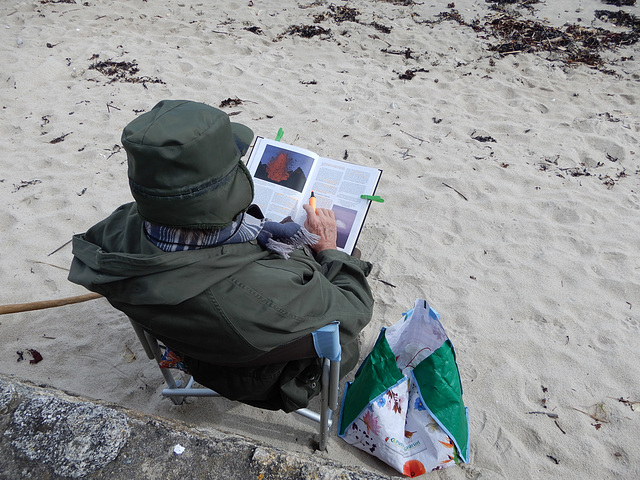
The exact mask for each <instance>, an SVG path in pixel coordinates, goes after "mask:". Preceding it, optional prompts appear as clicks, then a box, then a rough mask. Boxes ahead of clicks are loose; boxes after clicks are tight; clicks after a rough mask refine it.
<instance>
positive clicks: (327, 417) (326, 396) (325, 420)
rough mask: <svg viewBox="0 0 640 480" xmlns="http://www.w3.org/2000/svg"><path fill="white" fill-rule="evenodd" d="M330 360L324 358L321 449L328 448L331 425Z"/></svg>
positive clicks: (321, 394)
mask: <svg viewBox="0 0 640 480" xmlns="http://www.w3.org/2000/svg"><path fill="white" fill-rule="evenodd" d="M329 365H330V360H329V359H326V358H325V359H324V363H323V365H322V391H321V393H320V442H319V443H320V444H319V449H320V450H326V449H327V440H328V438H329V427H330V426H331V416H332V414H333V411H332V409H331V402H330V401H331V398H330V397H331V385H330V380H329V379H330V366H329Z"/></svg>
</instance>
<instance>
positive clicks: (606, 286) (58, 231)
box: [0, 0, 640, 479]
mask: <svg viewBox="0 0 640 480" xmlns="http://www.w3.org/2000/svg"><path fill="white" fill-rule="evenodd" d="M521 3H522V2H521ZM407 4H409V5H407ZM337 6H347V7H349V8H354V9H357V10H358V11H359V14H358V15H357V17H356V19H357V20H358V22H354V21H343V22H341V23H339V22H338V20H340V18H337V17H335V16H333V17H332V14H334V15H335V13H336V12H338V13H339V10H338V9H337V8H336V7H337ZM491 6H492V4H489V3H486V2H484V1H480V0H477V1H473V0H457V1H456V2H455V11H456V12H457V13H458V15H459V16H458V17H455V18H458V19H459V20H461V21H456V20H455V18H453V19H442V17H438V14H440V13H441V12H449V14H451V13H452V12H453V10H452V8H447V5H446V2H424V3H423V2H416V3H412V2H397V4H394V3H392V2H383V1H365V0H357V1H350V2H343V1H339V2H336V5H335V6H334V7H333V11H332V10H331V8H332V7H331V5H330V4H329V3H328V2H313V3H312V2H311V1H306V2H294V1H289V0H283V1H278V2H270V1H260V0H253V1H250V0H230V1H227V2H203V1H191V0H182V1H181V2H170V1H165V0H162V1H155V0H154V1H143V0H136V1H124V0H120V1H101V2H96V1H92V0H89V1H88V2H81V1H80V0H77V1H76V2H75V3H74V2H73V1H70V2H51V1H49V2H46V1H43V2H36V1H27V2H3V3H2V5H1V6H0V42H1V44H2V48H1V50H0V65H1V67H0V69H1V71H2V75H1V78H0V80H1V82H0V152H2V153H1V154H0V165H1V170H0V198H1V199H2V203H3V204H4V205H5V207H4V208H3V209H2V211H1V212H0V232H2V233H1V239H2V242H1V250H0V255H1V257H2V261H1V262H0V274H1V275H2V280H3V281H2V283H3V286H2V294H1V301H0V303H2V304H14V303H23V302H32V301H37V300H50V299H56V298H63V297H68V296H74V295H81V294H84V293H86V291H85V290H83V289H82V288H81V287H79V286H77V285H74V284H71V283H69V282H68V281H67V280H66V276H67V271H66V270H65V269H66V268H68V266H69V264H70V261H71V258H72V256H71V247H70V245H68V244H67V242H68V241H69V240H70V238H71V236H72V235H73V234H76V233H80V232H83V231H85V230H86V229H87V228H89V227H90V226H91V225H93V224H94V223H96V222H97V221H99V220H101V219H102V218H104V217H105V216H107V215H108V214H109V213H111V211H112V210H114V209H115V208H116V207H117V206H119V205H120V204H123V203H126V202H129V201H131V200H132V198H131V195H130V193H129V190H128V184H127V176H126V156H125V153H124V150H122V148H121V145H120V134H121V131H122V128H123V127H124V126H125V125H126V124H127V123H128V122H129V121H131V120H132V119H133V118H135V116H136V115H138V114H139V113H140V112H143V111H148V110H149V109H151V108H152V107H153V105H155V104H156V103H157V102H158V101H160V100H162V99H190V100H196V101H202V102H205V103H209V104H211V105H213V106H218V105H219V104H220V103H221V102H223V101H224V100H227V99H236V98H237V99H239V100H241V103H239V104H237V105H232V106H230V107H226V108H225V111H227V112H228V113H229V114H230V115H232V116H233V117H232V118H233V120H234V121H237V122H242V123H245V124H247V125H249V126H250V127H251V128H252V129H253V130H254V131H255V132H256V133H257V134H258V135H262V136H266V137H271V138H273V137H275V135H276V133H277V131H278V129H279V128H280V127H282V128H283V129H284V132H285V135H284V137H283V141H285V142H287V143H292V144H296V145H299V146H301V147H303V148H308V149H311V150H314V151H316V152H318V153H321V154H322V155H324V156H328V157H334V158H343V157H344V156H346V155H348V160H350V161H353V162H355V163H361V164H365V165H371V166H375V167H379V168H382V169H383V170H384V174H383V177H382V181H381V183H380V186H379V189H378V194H380V195H381V196H382V197H384V198H385V199H386V202H385V203H384V204H376V205H373V207H372V208H371V212H370V214H369V217H368V219H367V222H366V224H365V227H364V230H363V232H362V236H361V238H360V241H359V243H358V246H359V248H360V249H361V250H362V254H363V257H364V258H367V259H369V260H371V261H372V262H373V263H374V265H375V266H374V269H373V272H372V274H371V276H370V283H371V287H372V290H373V293H374V298H375V301H376V306H375V312H374V316H373V320H372V322H371V324H370V325H369V326H368V327H367V328H366V329H365V330H364V331H363V333H362V337H361V339H362V350H363V355H364V354H366V352H367V351H368V350H369V349H370V348H371V346H372V344H373V342H374V340H375V338H376V337H377V335H378V332H379V329H380V328H381V327H382V326H385V325H391V324H393V323H395V322H396V321H397V320H399V318H400V315H401V312H403V311H404V310H406V309H407V308H410V307H411V306H412V305H413V302H414V300H415V299H416V298H424V299H426V300H428V301H429V302H430V304H431V305H432V306H433V307H434V308H435V309H436V310H437V311H438V312H439V313H440V314H441V316H442V321H443V325H444V327H445V329H446V330H447V332H448V334H449V336H450V337H451V339H452V341H453V344H454V346H455V348H456V353H457V359H458V364H459V367H460V372H461V376H462V382H463V386H464V399H465V403H466V405H467V406H468V408H469V413H470V423H471V462H470V464H468V465H464V466H461V467H454V468H450V469H447V470H445V471H442V472H437V473H433V474H430V475H431V477H432V478H451V479H462V478H491V479H494V478H506V479H514V478H534V479H537V478H540V479H542V478H551V477H554V478H563V479H584V478H599V479H604V478H637V477H638V476H639V475H640V460H639V459H638V458H637V455H638V447H637V446H638V444H640V412H639V411H638V405H639V404H638V403H637V402H638V401H640V367H639V366H638V354H637V350H638V345H639V343H638V342H639V336H640V315H639V314H638V312H639V311H640V222H639V220H638V219H639V214H640V196H639V190H640V144H639V141H638V138H640V123H639V120H638V113H640V108H639V105H640V89H639V88H640V83H639V81H640V76H639V75H638V72H639V71H640V68H639V60H640V52H639V50H638V48H639V47H638V45H637V44H635V45H631V46H628V47H624V48H619V49H617V50H614V51H612V50H602V51H599V54H600V55H601V56H602V58H603V59H604V63H603V65H602V66H601V67H600V68H592V67H591V66H589V65H586V64H584V63H582V64H581V63H578V64H568V63H567V62H566V61H565V60H564V59H563V57H562V52H561V51H560V52H559V53H549V52H539V53H518V54H507V55H500V54H499V53H497V52H495V51H490V50H489V45H490V44H496V43H498V42H497V40H496V39H495V38H494V37H492V36H491V34H490V33H488V32H487V31H476V30H474V29H473V28H472V27H471V26H469V25H470V24H471V23H472V22H473V21H474V20H476V21H477V23H476V24H477V25H480V26H483V25H485V23H486V22H487V21H488V20H489V17H488V16H489V15H496V14H497V12H496V11H495V10H491ZM507 9H508V12H511V14H512V15H522V17H521V18H522V19H530V20H536V21H544V22H547V23H548V25H550V26H553V27H557V28H562V26H563V25H564V24H565V23H566V22H569V23H572V24H578V25H582V26H583V27H599V28H607V29H609V30H611V31H615V32H620V31H629V29H628V28H622V27H616V26H614V25H613V24H612V23H610V22H604V21H602V20H599V19H597V18H596V17H595V14H596V10H602V9H605V10H611V11H618V10H619V8H618V7H614V6H609V5H605V4H603V3H601V2H600V1H598V0H581V1H578V2H574V1H559V0H556V1H553V2H551V1H548V2H546V3H540V4H532V5H531V6H530V8H525V7H524V6H518V5H515V6H511V7H508V8H507ZM622 10H624V11H625V12H628V13H632V14H635V15H636V16H638V15H640V10H639V8H638V6H629V7H623V8H622ZM319 15H324V17H322V18H321V17H319ZM314 17H315V18H316V19H318V20H320V21H319V23H314ZM438 18H441V20H442V21H439V22H436V20H437V19H438ZM494 18H495V17H494ZM463 23H466V25H465V24H463ZM296 25H297V26H304V25H306V26H311V27H321V28H324V29H327V30H330V33H325V34H322V35H318V36H314V37H312V38H303V37H302V36H300V35H291V34H288V33H287V31H288V30H289V28H290V27H291V26H296ZM385 27H386V28H385ZM307 30H309V29H307ZM407 49H410V51H407ZM385 50H386V51H385ZM107 61H110V62H114V63H117V62H128V63H126V64H120V68H121V69H123V68H125V67H127V68H128V67H136V68H137V69H139V71H138V72H132V71H131V70H129V73H128V74H127V75H125V76H124V78H120V79H118V78H115V77H113V76H109V75H107V74H105V72H101V71H100V70H98V69H96V68H94V67H95V65H96V64H97V62H107ZM407 70H410V71H411V72H410V73H413V74H415V75H414V76H413V78H411V79H401V78H400V75H401V74H405V76H407V75H406V72H407ZM408 76H411V75H408ZM127 79H128V80H129V81H125V80H127ZM0 347H1V349H0V352H1V355H0V371H2V372H3V373H7V374H11V375H15V376H16V378H21V379H28V380H31V381H33V382H36V383H42V384H47V385H51V386H54V387H56V388H60V389H63V390H65V391H68V392H71V393H74V394H78V395H83V396H88V397H91V398H96V399H104V400H108V401H112V402H115V403H118V404H121V405H124V406H127V407H131V408H135V409H139V410H141V411H144V412H149V413H153V414H156V415H160V416H165V417H170V418H176V419H181V420H184V421H186V422H189V423H195V424H200V425H203V426H205V427H211V428H216V429H220V430H223V431H228V432H234V433H238V434H242V435H245V436H247V437H249V438H252V439H255V440H257V441H260V442H266V443H268V444H270V445H273V446H277V447H280V448H283V449H287V450H292V451H301V452H307V453H311V452H312V449H311V446H310V445H311V442H310V440H311V437H312V436H313V432H314V431H315V425H313V424H311V423H309V422H308V421H306V420H304V419H302V418H301V417H298V416H296V415H285V414H282V413H277V412H276V413H271V412H264V411H260V410H256V409H253V408H250V407H245V406H242V405H239V404H236V403H232V402H228V401H226V400H211V399H193V400H189V402H188V403H187V404H185V405H182V406H179V407H176V406H173V405H172V404H171V402H170V401H168V400H166V399H163V398H161V396H160V391H161V389H162V382H161V379H160V376H159V374H158V372H157V371H156V369H155V367H154V365H153V364H152V363H151V362H150V361H148V360H147V359H146V358H145V357H144V354H143V352H142V349H141V347H140V346H139V345H138V343H137V341H136V338H135V336H134V333H133V331H132V330H131V328H130V326H129V325H128V323H127V321H126V318H125V317H124V316H123V315H122V314H120V313H119V312H117V311H115V310H113V309H112V308H111V307H110V306H109V304H108V303H107V302H106V301H105V300H104V299H101V300H94V301H90V302H86V303H81V304H77V305H70V306H65V307H59V308H54V309H48V310H40V311H34V312H26V313H19V314H13V315H5V316H1V317H0ZM29 349H35V350H37V351H38V352H40V353H41V354H42V357H43V360H42V361H41V362H39V363H37V364H31V363H30V362H29V360H30V359H31V356H30V355H29V354H28V350H29ZM18 351H21V352H25V353H24V358H25V360H23V361H18V359H19V355H18V354H17V353H16V352H18ZM351 378H353V372H351V373H350V374H349V375H348V376H347V379H351ZM634 402H636V403H634ZM532 412H533V413H532ZM536 412H542V413H536ZM315 454H316V455H321V456H324V457H328V458H332V459H335V460H338V461H341V462H344V463H345V464H349V465H356V466H365V467H367V468H370V469H372V470H375V471H377V472H380V473H384V474H388V475H394V471H393V470H392V469H390V468H389V467H387V466H386V465H384V464H382V463H381V462H379V461H378V460H376V459H374V458H373V457H370V456H368V455H367V454H365V453H363V452H360V451H359V450H356V449H355V448H353V447H351V446H349V445H347V444H346V443H344V442H343V441H342V440H340V439H339V438H337V437H336V436H334V437H332V439H331V441H330V443H329V448H328V451H327V452H322V453H321V452H318V453H315Z"/></svg>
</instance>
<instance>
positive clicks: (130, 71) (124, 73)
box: [89, 55, 165, 85]
mask: <svg viewBox="0 0 640 480" xmlns="http://www.w3.org/2000/svg"><path fill="white" fill-rule="evenodd" d="M97 58H98V55H94V56H93V57H92V59H97ZM89 70H97V71H98V72H100V73H102V74H103V75H105V76H107V77H110V78H111V80H110V81H109V83H114V82H117V81H121V82H127V83H142V84H143V85H144V84H146V83H161V84H163V85H164V84H165V82H163V81H162V80H160V79H159V78H157V77H154V78H152V77H146V76H143V77H139V76H136V74H137V73H138V72H139V71H140V69H139V68H138V64H137V63H136V61H135V60H133V61H131V62H114V61H112V60H102V61H96V62H94V63H92V64H91V65H89Z"/></svg>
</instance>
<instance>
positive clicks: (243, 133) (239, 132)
mask: <svg viewBox="0 0 640 480" xmlns="http://www.w3.org/2000/svg"><path fill="white" fill-rule="evenodd" d="M231 131H232V132H233V138H234V139H235V141H236V146H237V147H238V150H240V155H241V156H242V155H244V154H245V153H247V150H249V147H250V146H251V142H253V130H251V129H250V128H249V127H247V126H246V125H242V124H241V123H233V122H231Z"/></svg>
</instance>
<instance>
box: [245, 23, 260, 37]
mask: <svg viewBox="0 0 640 480" xmlns="http://www.w3.org/2000/svg"><path fill="white" fill-rule="evenodd" d="M245 30H246V31H247V32H251V33H255V34H256V35H263V34H264V33H263V31H262V29H261V28H260V27H257V26H255V25H254V26H253V27H245Z"/></svg>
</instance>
